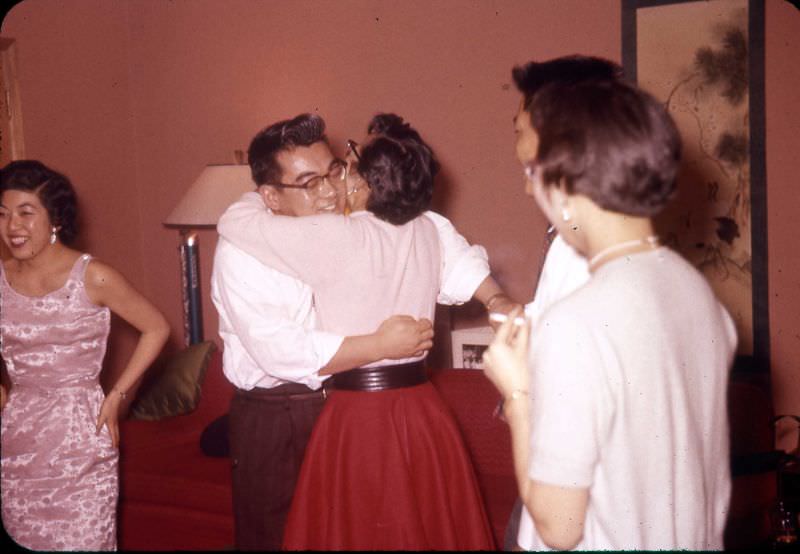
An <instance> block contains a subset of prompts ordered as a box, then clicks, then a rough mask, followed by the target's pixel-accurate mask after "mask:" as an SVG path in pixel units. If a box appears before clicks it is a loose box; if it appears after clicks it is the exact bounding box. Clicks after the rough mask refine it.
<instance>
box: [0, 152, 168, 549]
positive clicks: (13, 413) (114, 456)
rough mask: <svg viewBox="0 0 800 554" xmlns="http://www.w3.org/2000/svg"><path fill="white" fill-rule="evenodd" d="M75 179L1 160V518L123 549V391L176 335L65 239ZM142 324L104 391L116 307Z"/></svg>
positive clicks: (37, 541) (15, 529)
mask: <svg viewBox="0 0 800 554" xmlns="http://www.w3.org/2000/svg"><path fill="white" fill-rule="evenodd" d="M76 204H77V202H76V198H75V192H74V190H73V188H72V185H71V184H70V182H69V180H68V179H67V178H66V177H64V176H63V175H61V174H59V173H57V172H55V171H52V170H50V169H49V168H47V167H46V166H44V165H43V164H41V163H40V162H37V161H16V162H11V163H10V164H8V165H7V166H6V167H4V168H3V169H2V170H0V236H2V239H3V242H4V243H5V245H6V247H8V249H9V250H10V251H11V258H9V259H8V260H5V261H4V262H3V264H2V267H0V300H2V308H0V309H1V310H2V311H1V312H0V333H2V335H1V336H2V355H3V359H4V361H5V365H6V369H7V371H8V375H9V377H10V381H11V388H10V390H9V391H6V390H5V389H3V390H0V405H1V406H2V429H1V430H0V440H1V441H2V450H1V451H0V452H1V454H2V483H0V486H2V517H3V526H4V527H5V530H6V531H7V532H8V534H9V535H10V536H11V538H12V539H13V540H14V541H16V542H17V543H19V544H20V545H22V546H24V547H26V548H29V549H33V550H115V549H116V544H117V540H116V507H117V496H118V491H119V486H118V471H117V461H118V450H117V446H118V444H119V429H118V425H117V417H118V412H119V407H120V402H121V400H122V399H124V398H125V396H126V394H127V391H128V390H129V388H130V387H131V386H132V385H133V384H134V383H135V381H136V380H137V379H138V377H139V376H140V375H141V374H142V373H143V372H144V371H145V369H146V368H147V367H148V366H149V365H150V363H152V361H153V360H154V359H155V357H156V356H157V354H158V352H159V351H160V350H161V348H162V346H163V345H164V342H165V341H166V339H167V336H168V334H169V327H168V325H167V322H166V320H165V319H164V317H163V316H162V315H161V313H160V312H159V311H158V310H157V309H156V308H155V307H153V305H152V304H150V302H148V301H147V300H146V299H145V298H144V297H143V296H141V295H140V294H139V293H138V292H136V291H135V290H134V289H133V287H132V286H131V285H130V284H129V283H128V282H127V280H126V279H125V278H124V277H123V276H122V275H121V274H120V273H118V272H117V271H115V270H114V269H112V268H111V267H109V266H107V265H105V264H103V263H101V262H98V261H95V260H93V259H92V258H91V256H89V255H88V254H82V253H80V252H78V251H76V250H72V249H70V248H68V247H67V246H65V244H67V243H69V242H70V240H72V238H74V236H75V232H76V225H75V220H76ZM111 311H113V312H114V313H116V314H118V315H119V316H120V317H122V318H123V319H125V320H126V321H127V322H128V323H130V324H131V325H133V326H134V327H135V328H137V329H138V330H139V331H140V332H141V337H140V339H139V343H138V345H137V347H136V349H135V351H134V352H133V355H132V356H131V359H130V361H129V362H128V365H127V367H126V368H125V369H124V371H123V372H122V373H121V374H120V376H119V378H118V380H117V382H116V383H115V384H114V387H113V388H112V390H111V392H110V393H109V395H108V396H105V395H104V393H103V390H102V389H101V387H100V384H99V381H98V377H99V374H100V370H101V368H102V363H103V357H104V355H105V351H106V340H107V338H108V331H109V322H110V312H111Z"/></svg>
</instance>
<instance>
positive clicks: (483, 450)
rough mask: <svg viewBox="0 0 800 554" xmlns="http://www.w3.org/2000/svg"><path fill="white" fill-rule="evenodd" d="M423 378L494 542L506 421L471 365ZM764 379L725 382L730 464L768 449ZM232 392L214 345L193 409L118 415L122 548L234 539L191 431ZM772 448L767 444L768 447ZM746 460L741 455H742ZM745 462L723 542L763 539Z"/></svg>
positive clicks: (758, 496)
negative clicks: (451, 419)
mask: <svg viewBox="0 0 800 554" xmlns="http://www.w3.org/2000/svg"><path fill="white" fill-rule="evenodd" d="M431 379H432V381H433V383H434V385H435V386H436V387H437V388H438V390H439V392H440V394H441V395H442V397H443V398H444V400H445V402H447V404H448V405H449V406H450V408H451V409H452V410H453V414H454V415H455V417H456V420H457V421H458V423H459V425H460V426H461V430H462V432H463V434H464V439H465V442H466V445H467V448H468V450H469V452H470V454H471V456H472V460H473V463H474V467H475V471H476V474H477V477H478V481H479V484H480V487H481V491H482V493H483V498H484V502H485V505H486V511H487V514H488V516H489V519H490V521H491V524H492V527H493V529H494V534H495V541H496V543H497V546H498V547H499V548H502V546H503V535H504V532H505V526H506V523H507V522H508V517H509V515H510V513H511V509H512V507H513V504H514V500H515V499H516V496H517V490H516V485H515V482H514V474H513V466H512V462H511V444H510V437H509V434H508V430H507V428H506V425H505V423H503V422H502V421H500V420H499V419H497V418H495V417H494V415H493V412H494V409H495V406H496V405H497V400H498V399H499V395H498V394H497V392H496V391H495V389H494V388H493V386H492V385H491V383H489V381H488V380H487V379H486V378H485V377H484V376H483V374H482V372H480V371H475V370H461V369H444V370H436V371H433V372H432V376H431ZM763 390H764V389H763V387H759V386H755V385H753V384H749V383H736V382H734V383H732V387H731V391H730V392H731V396H730V406H731V427H732V429H733V441H732V451H733V455H734V466H736V465H737V464H736V461H737V459H739V460H745V461H747V460H748V459H749V458H748V456H749V457H750V458H752V456H753V455H755V460H757V461H758V460H761V459H762V458H763V456H761V454H770V453H771V452H770V451H771V449H772V444H773V442H772V427H771V417H772V410H771V406H770V402H769V395H768V394H765V393H764V392H763ZM232 395H233V387H232V385H231V384H230V383H229V382H228V381H227V380H226V379H225V377H224V376H223V374H222V356H221V353H220V352H214V353H213V354H212V355H211V359H210V362H209V365H208V368H207V371H206V375H205V379H204V382H203V385H202V392H201V400H200V402H199V404H198V407H197V409H196V410H195V411H194V412H192V413H191V414H188V415H182V416H174V417H171V418H168V419H162V420H160V421H139V420H126V421H124V422H123V423H122V429H121V433H122V444H121V461H120V472H121V491H120V505H119V513H120V519H119V547H120V549H122V550H224V549H229V548H232V546H233V516H232V510H231V492H230V487H231V484H230V462H229V460H228V459H227V458H212V457H208V456H205V455H204V454H203V453H202V451H201V450H200V435H201V433H202V431H203V430H204V429H205V428H206V426H207V425H208V424H209V423H210V422H212V421H214V420H215V419H216V418H218V417H219V416H220V415H222V414H224V413H226V412H227V410H228V405H229V402H230V399H231V396H232ZM773 453H774V452H773ZM746 465H748V464H746ZM756 465H758V464H756ZM761 465H762V466H763V467H755V466H754V465H753V464H749V465H748V467H745V468H744V469H743V470H740V471H739V472H738V473H739V474H738V475H735V476H734V480H733V498H732V505H731V511H730V518H729V521H728V529H727V532H726V547H727V548H729V549H730V548H742V547H752V546H759V545H764V544H765V543H766V541H767V539H768V534H769V518H768V513H769V509H770V507H771V505H772V503H773V502H774V500H775V498H776V488H775V487H776V482H775V472H774V469H773V467H774V464H772V465H771V464H770V463H767V464H766V465H765V464H761Z"/></svg>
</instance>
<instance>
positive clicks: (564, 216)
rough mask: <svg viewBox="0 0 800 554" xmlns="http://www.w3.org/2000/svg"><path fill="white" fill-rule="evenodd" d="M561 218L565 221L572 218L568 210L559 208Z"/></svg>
mask: <svg viewBox="0 0 800 554" xmlns="http://www.w3.org/2000/svg"><path fill="white" fill-rule="evenodd" d="M561 219H563V220H564V221H565V222H566V221H569V220H570V219H572V216H571V215H569V211H567V208H561Z"/></svg>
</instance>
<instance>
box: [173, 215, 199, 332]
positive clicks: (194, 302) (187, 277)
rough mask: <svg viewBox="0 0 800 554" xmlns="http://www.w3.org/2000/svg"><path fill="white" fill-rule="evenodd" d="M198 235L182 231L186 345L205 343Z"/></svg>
mask: <svg viewBox="0 0 800 554" xmlns="http://www.w3.org/2000/svg"><path fill="white" fill-rule="evenodd" d="M197 243H198V238H197V234H196V233H194V232H191V231H190V230H188V229H183V230H181V244H180V246H179V247H178V251H179V252H180V256H181V285H182V290H183V333H184V337H185V340H186V345H187V346H190V345H192V344H196V343H198V342H202V341H203V310H202V306H201V304H200V266H199V262H198V246H197Z"/></svg>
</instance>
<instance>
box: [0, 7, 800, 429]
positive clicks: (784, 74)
mask: <svg viewBox="0 0 800 554" xmlns="http://www.w3.org/2000/svg"><path fill="white" fill-rule="evenodd" d="M620 25H621V24H620V8H619V2H618V1H617V0H603V1H595V2H585V1H582V0H561V1H558V2H555V1H551V0H536V1H530V0H505V1H503V0H495V1H493V2H467V1H463V0H438V1H429V0H426V1H412V2H405V3H400V2H393V1H392V2H390V1H380V0H378V1H368V0H340V1H337V2H318V1H309V0H301V1H295V2H278V1H254V0H228V1H226V2H218V1H216V0H192V1H187V0H177V1H172V2H166V1H163V0H149V1H139V2H107V1H104V0H82V1H81V2H67V1H58V0H26V1H25V2H23V3H22V4H20V5H18V6H16V7H15V8H14V9H13V10H12V11H11V12H10V13H9V15H8V16H7V18H6V19H5V21H4V22H3V27H2V34H3V36H6V37H9V38H15V39H17V48H18V54H19V67H20V87H21V92H22V99H23V113H24V124H25V135H26V136H25V139H26V146H27V148H28V153H29V156H32V157H40V158H42V159H43V160H45V161H46V162H48V163H51V164H52V165H54V166H55V167H58V168H60V169H62V170H63V171H65V172H66V173H68V174H69V175H71V176H72V177H73V179H74V181H75V183H76V185H77V186H78V189H79V193H80V195H81V198H82V200H83V202H84V207H85V211H86V215H87V219H90V220H91V222H90V225H89V226H88V228H87V231H88V232H89V234H90V239H89V240H88V241H87V248H89V249H90V250H91V251H92V252H94V253H95V254H96V255H98V256H99V257H101V258H103V259H105V260H106V261H108V262H110V263H111V264H113V265H115V266H116V267H118V268H119V269H120V270H122V271H123V272H124V273H125V274H126V275H128V276H129V277H130V278H131V280H133V281H134V283H135V284H136V285H137V286H139V287H140V288H141V289H142V290H143V292H144V293H145V294H146V295H147V296H148V297H150V298H151V299H152V300H153V301H154V302H155V303H156V304H157V305H159V306H160V307H161V308H162V309H163V311H164V312H165V314H166V315H167V317H168V318H169V319H170V322H171V323H172V326H173V330H174V332H173V335H174V337H173V338H174V343H175V344H176V345H177V344H179V343H180V341H181V340H182V334H181V315H180V314H181V311H180V310H181V307H180V288H179V279H178V257H177V253H176V246H177V241H178V237H177V233H176V232H175V231H171V230H167V229H165V228H163V226H162V225H161V221H162V220H163V219H164V217H165V216H166V215H167V214H168V213H169V212H170V210H171V209H172V207H173V205H174V204H175V203H176V202H177V200H178V199H179V198H180V196H181V194H182V193H183V192H184V190H185V188H186V187H187V186H188V185H189V183H191V181H192V180H193V179H194V178H195V177H196V176H197V174H199V172H200V170H201V169H202V167H203V166H204V165H205V164H207V163H212V162H217V163H219V162H230V161H232V159H233V151H234V150H235V149H246V147H247V145H248V143H249V140H250V138H251V137H252V136H253V134H254V133H255V132H256V131H258V130H259V129H260V128H261V127H263V126H265V125H266V124H268V123H271V122H273V121H276V120H278V119H281V118H285V117H290V116H293V115H295V114H297V113H300V112H303V111H311V112H318V113H319V114H321V115H323V116H324V117H325V119H326V120H327V122H328V124H329V135H330V137H331V139H332V141H333V142H334V144H341V142H342V141H343V140H344V139H346V138H350V137H353V138H355V139H356V140H358V139H359V137H361V136H362V135H363V133H364V128H365V125H366V122H367V120H368V119H369V118H370V117H371V116H372V115H373V114H374V113H376V112H377V111H396V112H397V113H399V114H401V115H403V116H405V117H406V118H408V119H409V120H410V121H411V122H412V123H413V124H414V125H415V126H417V127H418V128H419V129H420V130H421V131H422V133H423V135H424V136H425V137H426V138H427V139H429V141H430V143H431V144H432V146H433V147H434V149H435V150H436V152H437V153H438V155H439V157H440V159H441V161H442V163H443V168H444V170H443V179H442V180H441V181H440V190H439V192H438V193H437V196H436V204H437V206H438V207H439V208H440V209H441V210H442V211H443V212H444V213H445V214H446V215H448V216H450V218H451V219H452V220H453V222H454V223H455V224H456V225H457V226H458V227H459V228H460V229H461V231H462V232H463V233H464V234H465V235H466V236H467V237H468V238H469V239H471V240H473V241H476V242H480V243H482V244H483V245H485V246H486V248H487V249H488V251H489V254H490V258H491V261H492V266H493V269H494V271H495V274H496V276H497V277H498V279H499V281H500V282H501V283H502V284H503V285H504V286H505V287H506V288H507V289H508V290H509V292H510V293H511V294H512V295H514V296H516V297H517V298H518V299H520V300H527V299H529V298H530V296H531V293H532V288H533V278H534V275H535V269H536V267H537V264H538V260H539V251H540V237H541V231H542V230H543V228H544V220H543V218H542V217H541V216H540V215H539V214H538V213H537V212H536V211H535V209H534V205H533V203H532V201H531V200H530V199H529V198H527V197H525V196H524V194H523V192H522V176H521V171H520V169H519V167H518V165H517V163H516V161H515V159H514V157H513V148H512V132H511V118H512V116H513V115H514V113H515V110H516V106H517V101H518V95H517V93H516V91H515V90H514V87H513V85H512V84H511V78H510V69H511V66H512V65H514V64H516V63H521V62H525V61H527V60H529V59H532V58H549V57H552V56H558V55H564V54H570V53H575V52H581V53H587V54H594V55H599V56H605V57H608V58H611V59H615V60H620V30H621V29H620ZM799 31H800V17H798V12H797V11H796V10H794V8H792V7H791V6H790V5H789V4H787V3H783V2H781V1H779V0H771V1H769V2H767V33H766V35H767V57H768V63H767V68H766V70H767V110H768V111H767V118H768V119H767V127H768V129H767V145H768V159H767V162H768V179H769V245H770V252H769V256H770V262H771V265H770V287H771V290H770V296H771V299H772V302H771V305H770V310H771V325H772V353H773V372H774V373H773V374H774V379H775V383H776V402H777V405H778V409H779V410H783V411H793V412H795V413H797V412H798V411H800V406H798V404H800V400H798V399H800V383H798V379H797V377H796V375H795V373H794V367H795V366H794V361H795V360H796V359H798V358H800V335H798V329H799V328H800V325H798V323H800V321H798V318H800V316H798V313H800V309H798V308H800V287H798V279H797V277H796V275H797V271H792V269H795V270H797V269H798V267H797V266H798V260H797V256H796V255H794V256H793V255H792V250H791V243H790V240H791V233H792V232H793V229H794V227H793V224H792V223H793V220H794V214H797V213H800V204H798V202H799V200H798V199H800V195H797V194H796V193H795V192H794V190H793V189H792V187H791V185H792V184H793V180H791V177H792V176H791V175H790V174H789V171H790V170H791V169H792V166H791V165H790V160H791V159H792V158H791V157H790V156H791V154H792V152H791V149H792V140H793V139H794V137H796V136H798V132H797V131H798V128H797V127H798V124H800V123H799V122H800V116H798V114H797V110H796V107H795V104H796V100H797V92H796V91H797V90H798V86H797V85H798V79H800V68H798V67H797V64H795V63H792V59H793V53H794V52H795V51H796V48H795V47H796V46H797V44H796V43H797V40H798V39H797V38H795V37H797V36H798V35H800V32H799ZM214 243H215V234H214V233H213V232H210V231H203V232H201V252H200V256H201V261H202V273H203V282H202V286H203V287H204V292H205V293H206V294H207V292H208V276H209V274H210V267H211V258H212V254H213V246H214ZM204 302H205V309H204V322H205V328H206V336H207V337H208V338H216V315H215V313H214V310H213V308H212V306H211V303H210V301H209V300H208V299H207V297H206V298H204ZM470 313H471V312H470V310H469V309H463V308H462V309H460V310H457V311H456V316H457V317H458V316H459V314H460V317H461V319H462V320H466V319H469V316H470ZM124 329H125V327H124V325H117V327H116V330H115V331H114V333H115V337H117V341H116V343H117V344H119V345H120V347H119V348H118V349H117V350H118V353H117V354H115V356H116V357H115V356H112V360H111V363H112V365H118V364H119V360H120V359H121V358H120V356H122V355H123V354H125V353H126V352H127V351H126V348H127V349H128V351H129V348H130V344H131V343H130V333H129V332H128V331H124Z"/></svg>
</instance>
